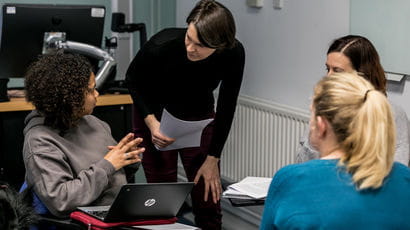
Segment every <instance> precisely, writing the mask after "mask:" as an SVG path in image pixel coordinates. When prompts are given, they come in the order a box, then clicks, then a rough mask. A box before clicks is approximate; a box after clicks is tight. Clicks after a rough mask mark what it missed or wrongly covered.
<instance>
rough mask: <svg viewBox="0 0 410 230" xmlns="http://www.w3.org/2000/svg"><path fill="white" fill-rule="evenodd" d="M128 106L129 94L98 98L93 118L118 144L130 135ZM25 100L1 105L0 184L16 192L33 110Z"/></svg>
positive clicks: (15, 99) (21, 178)
mask: <svg viewBox="0 0 410 230" xmlns="http://www.w3.org/2000/svg"><path fill="white" fill-rule="evenodd" d="M131 104H132V99H131V97H130V95H128V94H106V95H101V96H99V97H98V98H97V107H96V108H95V109H94V112H93V115H95V116H96V117H98V118H100V119H101V120H103V121H105V122H107V123H108V124H109V125H110V127H111V133H112V135H113V137H114V138H115V139H116V140H117V141H118V140H120V139H121V138H122V137H123V136H125V134H127V133H128V132H130V131H131ZM33 108H34V107H33V105H32V104H31V103H29V102H26V100H25V99H24V98H11V99H10V101H9V102H2V103H0V180H3V181H7V182H8V183H10V184H11V185H12V186H13V187H14V188H16V189H18V188H19V186H20V185H21V184H22V182H23V181H24V174H25V169H24V163H23V159H22V149H23V143H24V135H23V129H24V119H25V117H26V116H27V114H28V113H29V112H30V111H31V110H32V109H33Z"/></svg>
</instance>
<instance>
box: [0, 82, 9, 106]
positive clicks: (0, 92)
mask: <svg viewBox="0 0 410 230" xmlns="http://www.w3.org/2000/svg"><path fill="white" fill-rule="evenodd" d="M7 82H9V79H8V78H0V102H6V101H10V99H9V97H8V96H7Z"/></svg>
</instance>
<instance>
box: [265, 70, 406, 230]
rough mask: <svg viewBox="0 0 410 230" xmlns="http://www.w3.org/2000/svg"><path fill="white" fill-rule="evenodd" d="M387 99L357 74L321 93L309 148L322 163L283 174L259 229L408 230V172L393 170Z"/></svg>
mask: <svg viewBox="0 0 410 230" xmlns="http://www.w3.org/2000/svg"><path fill="white" fill-rule="evenodd" d="M395 135H396V131H395V124H394V117H393V115H392V111H391V108H390V105H389V103H388V101H387V99H386V96H385V95H384V94H383V93H382V92H380V91H378V90H375V88H374V86H373V85H372V84H371V83H369V82H368V81H367V80H365V79H364V78H363V77H360V76H359V75H357V74H356V73H347V72H345V73H338V74H332V75H330V76H328V77H324V78H323V79H322V80H321V81H320V82H319V83H318V84H317V85H316V87H315V90H314V98H313V102H312V106H311V119H310V134H309V141H310V143H311V144H312V145H313V147H315V148H316V149H318V150H319V152H320V157H321V158H320V159H317V160H311V161H308V162H305V163H302V164H295V165H289V166H286V167H284V168H282V169H281V170H279V171H278V172H277V173H276V175H275V177H274V179H273V181H272V184H271V186H270V189H269V194H268V197H267V200H266V203H265V210H264V214H263V218H262V223H261V226H260V229H410V221H409V220H408V217H409V216H410V193H409V192H408V191H409V190H410V170H409V169H408V168H407V167H406V166H405V165H403V164H400V163H394V152H395Z"/></svg>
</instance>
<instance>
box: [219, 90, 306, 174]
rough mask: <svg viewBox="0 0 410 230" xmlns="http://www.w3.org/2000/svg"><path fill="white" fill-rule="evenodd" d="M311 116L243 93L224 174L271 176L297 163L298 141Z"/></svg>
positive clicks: (225, 154)
mask: <svg viewBox="0 0 410 230" xmlns="http://www.w3.org/2000/svg"><path fill="white" fill-rule="evenodd" d="M308 121H309V115H308V114H307V113H306V112H305V111H300V110H297V109H294V108H290V107H287V106H283V105H279V104H275V103H271V102H267V101H263V100H261V99H255V98H251V97H247V96H241V97H240V98H239V99H238V106H237V109H236V114H235V119H234V122H233V124H232V129H231V132H230V134H229V137H228V140H227V142H226V144H225V147H224V150H223V153H222V160H221V176H222V177H225V178H229V179H230V180H234V181H238V180H241V179H242V178H244V177H246V176H263V177H271V176H272V175H273V174H274V173H275V172H276V171H277V170H278V169H280V168H281V167H283V166H284V165H287V164H291V163H294V162H295V155H296V150H297V148H298V142H299V139H300V137H301V136H302V135H303V133H304V130H305V128H307V125H308Z"/></svg>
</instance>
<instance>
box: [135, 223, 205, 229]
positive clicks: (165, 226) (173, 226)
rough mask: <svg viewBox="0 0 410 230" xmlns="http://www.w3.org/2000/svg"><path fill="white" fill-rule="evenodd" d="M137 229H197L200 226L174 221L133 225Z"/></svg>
mask: <svg viewBox="0 0 410 230" xmlns="http://www.w3.org/2000/svg"><path fill="white" fill-rule="evenodd" d="M133 228H135V229H146V230H171V229H172V230H197V229H199V228H197V227H194V226H190V225H186V224H181V223H174V224H158V225H138V226H133Z"/></svg>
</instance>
